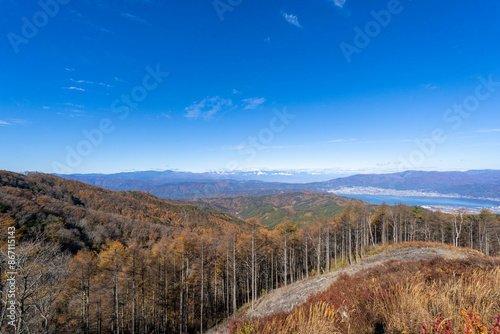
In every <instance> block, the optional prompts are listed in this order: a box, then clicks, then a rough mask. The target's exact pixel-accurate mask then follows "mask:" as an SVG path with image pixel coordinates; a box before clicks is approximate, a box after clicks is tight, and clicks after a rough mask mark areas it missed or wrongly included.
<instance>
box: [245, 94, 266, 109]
mask: <svg viewBox="0 0 500 334" xmlns="http://www.w3.org/2000/svg"><path fill="white" fill-rule="evenodd" d="M243 102H244V108H243V109H245V110H254V109H257V108H258V107H259V106H260V105H262V104H264V102H266V99H265V98H264V97H252V98H249V99H244V100H243Z"/></svg>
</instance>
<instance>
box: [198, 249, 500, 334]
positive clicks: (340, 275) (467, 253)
mask: <svg viewBox="0 0 500 334" xmlns="http://www.w3.org/2000/svg"><path fill="white" fill-rule="evenodd" d="M436 259H438V260H436ZM443 260H444V261H452V262H450V263H453V265H455V264H456V261H458V262H459V263H461V265H462V266H464V265H465V266H466V267H470V268H467V269H471V268H473V267H476V266H477V267H478V268H483V264H486V266H490V267H491V266H493V268H499V266H500V260H499V259H494V258H490V257H487V256H485V255H484V254H482V253H480V252H478V251H475V250H471V249H468V248H457V247H452V246H448V245H442V244H434V243H421V242H420V243H403V244H396V245H391V246H379V247H377V248H376V249H375V250H373V251H372V252H371V254H370V255H367V256H366V257H365V258H364V259H363V260H361V261H360V262H359V263H355V264H352V265H347V266H343V267H341V268H339V269H337V270H335V271H332V272H330V273H327V274H323V275H318V276H314V277H311V278H308V279H304V280H301V281H298V282H295V283H293V284H290V285H288V286H286V287H281V288H279V289H276V290H273V291H271V292H270V293H268V294H266V295H263V296H262V297H261V298H259V299H258V300H257V301H256V303H255V304H254V309H253V310H252V308H251V305H247V306H246V308H245V309H243V310H242V311H241V312H242V313H241V314H240V319H254V320H249V321H250V322H249V323H250V324H252V323H255V324H256V323H257V322H255V321H260V319H264V320H263V321H264V322H265V321H267V320H265V319H271V318H269V317H275V319H277V320H275V321H278V324H280V325H281V324H282V323H281V321H285V320H284V318H283V315H287V314H294V315H295V314H297V312H298V309H297V308H295V307H298V306H303V305H305V303H306V301H308V302H309V303H313V304H314V303H318V302H319V303H320V304H321V303H323V302H325V301H326V300H327V299H325V298H327V297H323V296H322V294H323V293H325V291H326V290H328V289H331V287H332V284H333V283H335V282H337V281H338V280H339V279H342V280H344V281H347V282H354V278H353V277H354V276H356V275H357V274H359V275H366V274H367V273H370V272H372V271H373V270H375V271H376V272H377V273H375V274H373V275H375V276H376V277H379V276H380V277H381V279H384V277H383V275H384V270H389V271H392V269H389V268H390V267H391V266H395V268H399V267H403V268H406V267H411V265H410V264H412V263H418V265H420V266H422V265H423V266H427V267H428V268H429V267H431V266H432V265H434V264H435V263H440V262H439V261H443ZM453 261H455V262H453ZM406 264H408V265H406ZM418 265H417V266H418ZM443 265H444V266H446V263H444V264H443ZM381 268H387V269H381ZM410 270H411V269H410ZM452 270H453V269H452ZM497 271H498V269H497ZM436 272H438V273H439V272H442V270H441V269H439V267H438V266H437V269H436ZM415 274H417V272H415ZM346 275H348V276H346ZM381 275H382V276H381ZM457 275H458V276H457V277H460V274H459V273H458V272H457ZM430 279H431V278H429V280H430ZM497 283H500V282H497ZM353 284H354V288H355V289H356V291H357V290H358V288H356V284H359V283H353ZM338 285H339V287H338V289H340V290H337V292H336V296H338V301H341V300H342V299H343V298H345V299H346V300H347V299H349V298H350V297H348V293H350V291H349V290H348V289H349V288H348V287H346V289H345V290H344V291H343V292H341V291H342V289H343V288H342V284H340V283H339V284H338ZM340 292H341V293H340ZM344 292H345V296H344ZM498 293H500V291H497V294H498ZM366 297H367V296H366ZM491 298H495V297H494V296H493V295H492V296H491ZM312 300H314V302H312ZM341 303H342V305H343V304H344V302H341ZM346 307H347V306H346ZM294 308H295V309H294ZM306 309H307V307H306ZM292 310H294V311H293V312H291V311H292ZM494 311H500V303H499V304H498V305H497V307H496V309H495V310H494ZM311 312H312V309H311ZM280 319H281V320H280ZM241 321H243V322H241ZM241 321H240V322H236V326H238V324H239V325H240V326H241V324H242V323H243V324H244V323H246V321H244V320H241ZM302 321H305V320H304V319H303V320H302ZM275 324H276V323H275ZM303 325H304V327H307V326H306V324H305V323H304V324H303ZM232 326H234V325H232ZM248 328H254V329H255V327H254V326H253V325H250V326H249V327H248ZM278 332H279V331H278ZM278 332H277V333H278ZM304 332H307V330H305V331H304ZM327 332H328V333H330V332H329V331H327ZM327 332H325V333H327ZM381 332H382V333H383V332H384V331H381ZM216 333H230V330H229V326H228V324H227V323H226V324H224V325H221V326H219V327H217V328H213V329H212V330H211V331H209V332H208V334H216ZM249 333H254V332H253V331H249ZM279 333H281V332H279Z"/></svg>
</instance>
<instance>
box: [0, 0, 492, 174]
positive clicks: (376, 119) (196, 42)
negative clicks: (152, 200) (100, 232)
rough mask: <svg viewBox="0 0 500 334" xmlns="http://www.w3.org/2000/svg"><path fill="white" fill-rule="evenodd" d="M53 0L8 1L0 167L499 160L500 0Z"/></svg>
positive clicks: (387, 167) (435, 164)
mask: <svg viewBox="0 0 500 334" xmlns="http://www.w3.org/2000/svg"><path fill="white" fill-rule="evenodd" d="M41 3H43V4H46V5H45V6H41V5H40V3H38V2H36V1H14V0H11V1H3V2H2V4H1V5H0V8H1V9H2V12H3V13H4V18H3V19H2V21H1V22H0V32H1V35H0V37H1V38H0V50H1V55H2V61H1V62H0V142H1V143H2V145H1V148H0V169H7V170H12V171H27V170H30V171H33V170H36V171H42V172H49V173H52V172H59V173H90V172H102V173H111V172H119V171H131V170H146V169H160V170H163V169H179V170H188V171H206V170H227V169H238V170H249V169H330V170H336V171H341V172H353V173H354V172H387V171H396V170H403V169H432V170H455V169H485V168H491V169H499V168H500V159H499V158H498V152H499V150H500V140H499V139H500V113H499V106H500V83H499V82H500V62H499V61H498V59H499V58H498V57H499V53H500V43H499V40H500V24H499V23H498V17H499V14H500V5H499V4H498V2H496V1H491V0H488V1H486V0H479V1H475V2H471V1H456V0H455V1H449V0H443V1H439V2H436V1H427V0H413V1H409V0H401V1H396V0H391V1H379V0H375V1H361V0H345V1H343V0H335V1H328V0H311V1H307V2H306V1H296V0H287V1H261V0H253V1H249V0H217V1H215V2H214V1H212V0H207V1H199V0H198V1H192V0H183V1H170V0H168V1H155V0H140V1H139V0H136V1H132V0H128V1H123V0H122V1H118V0H115V1H112V0H86V1H68V0H64V1H63V0H59V2H56V0H46V1H42V2H41ZM6 13H8V15H7V14H6ZM387 14H389V16H387ZM384 15H385V16H384ZM360 31H361V33H359V32H360ZM346 50H348V51H346ZM353 50H355V51H353ZM346 52H347V53H346ZM166 73H168V75H167V74H166ZM488 82H489V83H488ZM146 88H147V89H146ZM478 94H479V95H478ZM127 96H128V103H127V102H124V101H127V100H126V99H127ZM464 103H465V105H466V110H464V108H461V107H460V106H461V105H462V104H464ZM455 105H457V106H458V107H457V108H455V107H454V106H455ZM459 110H462V111H459ZM468 110H469V111H468ZM283 115H285V116H283ZM287 115H288V116H287ZM86 134H87V135H86ZM433 134H434V138H433ZM443 138H444V139H443Z"/></svg>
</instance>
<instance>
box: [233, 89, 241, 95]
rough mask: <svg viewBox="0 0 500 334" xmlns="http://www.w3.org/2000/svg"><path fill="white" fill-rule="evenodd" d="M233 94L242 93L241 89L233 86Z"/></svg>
mask: <svg viewBox="0 0 500 334" xmlns="http://www.w3.org/2000/svg"><path fill="white" fill-rule="evenodd" d="M233 94H235V95H236V94H241V92H240V91H239V90H237V89H236V88H233Z"/></svg>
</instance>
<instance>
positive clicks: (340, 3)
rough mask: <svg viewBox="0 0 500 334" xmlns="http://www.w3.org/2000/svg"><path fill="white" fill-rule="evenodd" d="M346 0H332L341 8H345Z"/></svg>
mask: <svg viewBox="0 0 500 334" xmlns="http://www.w3.org/2000/svg"><path fill="white" fill-rule="evenodd" d="M345 1H346V0H333V1H332V2H333V3H334V4H335V6H337V7H339V8H343V7H344V5H345Z"/></svg>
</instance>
